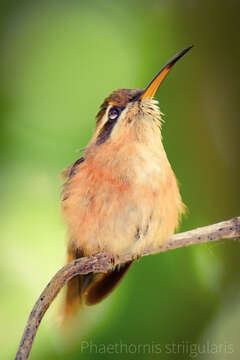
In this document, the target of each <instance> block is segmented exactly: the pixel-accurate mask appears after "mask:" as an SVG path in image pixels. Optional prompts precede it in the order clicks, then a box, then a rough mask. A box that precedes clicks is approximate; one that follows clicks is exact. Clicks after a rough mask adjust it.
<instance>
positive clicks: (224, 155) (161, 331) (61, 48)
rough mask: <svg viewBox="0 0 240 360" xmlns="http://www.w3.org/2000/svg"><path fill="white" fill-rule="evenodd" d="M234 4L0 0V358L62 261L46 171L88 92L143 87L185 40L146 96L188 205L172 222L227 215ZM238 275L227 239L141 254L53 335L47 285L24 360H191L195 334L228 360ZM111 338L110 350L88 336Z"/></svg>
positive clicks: (95, 103) (74, 140) (92, 99)
mask: <svg viewBox="0 0 240 360" xmlns="http://www.w3.org/2000/svg"><path fill="white" fill-rule="evenodd" d="M239 12H240V3H239V1H234V0H229V1H222V0H218V1H216V0H213V1H207V0H201V1H197V0H195V1H194V0H188V1H187V0H183V1H174V0H168V1H153V0H148V1H135V0H133V1H131V2H129V1H118V2H113V1H88V2H86V1H58V2H55V1H49V2H45V1H42V2H38V3H37V2H34V1H32V2H27V1H21V2H19V1H1V3H0V54H1V56H0V79H1V81H0V157H1V174H0V175H1V217H0V228H1V252H0V271H1V293H0V300H1V304H0V305H1V306H0V318H1V323H0V333H1V336H0V348H1V354H0V357H1V359H11V358H13V356H14V353H15V352H16V349H17V345H18V343H19V341H20V336H21V334H22V331H23V328H24V326H25V323H26V320H27V316H28V314H29V312H30V309H31V308H32V306H33V304H34V302H35V300H36V299H37V297H38V296H39V294H40V291H41V290H42V289H43V287H44V286H45V285H46V284H47V282H48V281H49V279H50V278H51V277H52V275H53V274H54V273H55V272H56V271H57V270H58V269H59V268H60V267H61V266H62V265H63V264H64V262H65V248H66V228H65V225H64V223H63V221H62V219H61V215H60V206H59V194H60V191H61V182H62V180H61V179H60V176H59V174H60V172H61V171H62V169H63V168H64V167H65V166H66V165H68V164H70V163H71V162H73V161H75V160H76V159H77V158H78V157H79V156H80V155H79V154H77V153H76V152H75V150H76V149H79V148H83V147H84V146H85V145H86V144H87V142H88V141H89V139H90V137H91V134H92V133H93V129H94V125H95V119H94V117H95V114H96V113H97V111H98V107H99V105H100V104H101V102H102V100H103V99H104V97H106V96H107V95H108V94H109V93H110V92H111V91H112V90H114V89H116V88H121V87H125V88H135V87H137V88H139V87H144V86H145V85H146V84H147V83H148V82H149V80H151V78H152V76H153V75H154V74H155V73H156V72H157V71H158V70H159V68H160V67H161V66H162V65H163V64H164V63H165V62H166V61H168V60H169V58H170V57H172V56H173V55H174V54H175V53H176V52H177V51H179V50H181V49H182V48H184V47H186V46H188V45H190V44H191V43H193V44H195V48H194V49H193V50H191V52H190V53H188V54H187V55H186V57H184V58H183V59H182V60H181V61H180V62H179V63H178V64H177V65H176V67H175V68H174V69H173V70H172V72H171V73H170V75H169V77H168V79H167V80H166V81H165V82H164V85H163V86H162V87H161V89H160V90H159V92H158V95H157V98H158V100H159V102H160V107H161V110H162V111H163V112H164V113H165V114H166V115H165V117H164V119H165V124H164V128H163V136H164V145H165V148H166V150H167V153H168V157H169V159H170V161H171V164H172V166H173V168H174V170H175V172H176V174H177V177H178V179H179V183H180V185H181V193H182V196H183V199H184V202H185V203H186V204H187V206H188V215H187V216H186V217H185V218H184V220H183V222H182V226H181V229H180V230H181V231H183V230H188V229H191V228H195V227H198V226H203V225H207V224H210V223H213V222H217V221H221V220H224V219H228V218H231V217H233V216H236V215H240V209H239V208H240V205H239V204H240V201H239V200H240V197H239V192H240V191H239V180H240V172H239V130H240V125H239V117H238V113H239V90H240V89H239V87H240V86H239V62H240V61H239V60H240V56H239V55H240V49H239ZM239 280H240V244H239V242H238V241H235V242H230V241H220V242H218V243H214V244H205V245H199V246H194V247H191V248H186V249H179V250H175V251H171V252H169V253H165V254H159V255H156V256H149V257H147V258H144V259H142V260H141V261H139V262H137V263H136V264H135V265H134V266H133V268H132V269H131V271H130V272H129V274H128V275H127V276H126V278H125V279H124V281H123V282H122V283H121V285H120V286H119V287H118V288H117V289H116V291H114V293H113V294H112V296H111V297H109V298H108V299H107V300H106V301H104V302H103V303H102V304H100V305H98V306H96V307H93V308H88V309H86V310H85V311H84V312H83V314H82V315H81V316H80V317H79V318H78V319H77V320H76V323H75V324H73V326H72V327H71V328H69V329H68V330H66V332H64V333H63V332H62V331H61V330H59V326H58V317H59V309H60V307H61V295H62V294H61V295H60V296H59V298H58V299H57V301H55V302H54V303H53V305H52V306H51V309H50V310H49V311H48V312H47V314H46V316H45V317H44V320H43V322H42V324H41V326H40V329H39V332H38V334H37V337H36V340H35V343H34V346H33V350H32V355H31V358H32V359H37V360H40V359H51V360H54V359H71V360H74V359H95V358H103V359H105V358H112V357H113V356H114V357H115V358H126V359H128V358H131V359H133V358H136V357H138V358H139V359H152V358H161V359H167V360H170V359H192V358H196V357H198V355H197V354H196V353H194V352H192V353H189V351H188V350H187V345H186V344H193V345H194V344H195V346H196V344H198V345H199V351H201V352H202V353H201V355H199V358H200V357H201V359H207V360H208V359H218V360H219V359H220V360H223V359H239V357H240V345H239V330H240V325H239V323H240V321H239V320H240V292H239ZM81 340H83V341H84V343H81ZM91 343H92V344H93V345H97V346H98V347H94V346H93V345H92V347H91V346H90V345H91ZM121 343H122V344H128V348H127V351H125V350H124V349H126V347H123V350H122V353H121V354H118V353H117V351H115V353H114V354H112V353H111V352H110V353H109V351H105V352H108V353H104V348H103V347H100V345H101V344H104V346H106V345H107V344H121ZM82 344H84V346H83V345H82ZM131 344H132V345H131ZM137 344H142V345H144V344H146V345H147V346H151V349H153V350H151V349H149V347H148V348H146V349H145V351H144V350H143V349H142V348H141V347H140V349H139V348H136V347H137ZM156 344H157V345H159V346H161V350H162V351H161V354H159V351H158V350H159V347H157V346H156ZM171 344H179V348H178V349H179V350H176V347H175V348H174V346H173V345H171ZM181 344H182V345H183V346H182V347H181V346H180V345H181ZM206 344H212V345H214V344H215V348H214V349H215V351H213V350H211V351H210V350H209V347H208V348H207V345H206ZM221 344H222V347H221ZM224 344H225V345H224ZM130 345H131V347H130ZM204 346H205V348H204ZM224 346H225V347H224ZM101 349H103V350H101ZM157 349H158V350H157ZM174 349H175V351H174ZM204 349H205V350H204ZM211 349H212V348H211ZM216 349H217V350H216ZM99 352H102V353H101V354H100V353H99Z"/></svg>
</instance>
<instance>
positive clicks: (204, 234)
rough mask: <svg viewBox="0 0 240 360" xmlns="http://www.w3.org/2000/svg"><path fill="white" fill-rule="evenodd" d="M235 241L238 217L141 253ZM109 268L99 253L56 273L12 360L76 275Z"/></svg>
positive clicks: (25, 349) (23, 353) (20, 357)
mask: <svg viewBox="0 0 240 360" xmlns="http://www.w3.org/2000/svg"><path fill="white" fill-rule="evenodd" d="M238 237H240V217H236V218H233V219H231V220H227V221H223V222H220V223H217V224H213V225H209V226H204V227H201V228H198V229H195V230H191V231H186V232H183V233H180V234H176V235H173V236H172V237H171V239H170V240H169V241H168V243H167V244H166V245H164V246H162V247H161V248H159V249H156V250H154V251H145V252H144V254H143V256H146V255H150V254H157V253H160V252H164V251H168V250H171V249H176V248H180V247H184V246H189V245H193V244H200V243H204V242H210V241H217V240H220V239H230V240H233V239H236V238H238ZM129 260H132V256H131V255H126V256H123V257H119V258H118V260H117V261H116V262H115V265H116V263H124V262H126V261H129ZM112 267H113V261H112V259H111V258H110V257H109V256H108V255H107V254H105V253H100V254H97V255H95V256H89V257H84V258H81V259H78V260H75V261H73V262H72V263H70V264H67V265H65V266H64V267H63V268H62V269H60V270H59V271H58V272H57V273H56V275H54V277H53V278H52V280H51V281H50V282H49V283H48V285H47V286H46V288H45V289H44V290H43V292H42V293H41V295H40V297H39V299H38V300H37V302H36V304H35V305H34V307H33V310H32V312H31V314H30V316H29V318H28V322H27V325H26V328H25V330H24V333H23V336H22V339H21V343H20V345H19V349H18V352H17V354H16V357H15V360H26V359H28V357H29V354H30V351H31V348H32V344H33V341H34V338H35V335H36V333H37V330H38V326H39V324H40V322H41V320H42V318H43V316H44V314H45V312H46V311H47V309H48V307H49V306H50V305H51V303H52V301H53V300H54V299H55V297H56V296H57V294H58V293H59V291H60V290H61V288H62V287H63V286H64V284H65V283H66V282H67V281H69V280H70V279H71V278H73V277H74V276H76V275H80V274H81V275H84V274H88V273H90V272H95V273H96V272H107V271H109V270H111V269H112Z"/></svg>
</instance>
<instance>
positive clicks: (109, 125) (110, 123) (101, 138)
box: [96, 106, 124, 145]
mask: <svg viewBox="0 0 240 360" xmlns="http://www.w3.org/2000/svg"><path fill="white" fill-rule="evenodd" d="M123 109H124V107H115V106H114V107H112V108H111V109H110V110H109V114H108V120H107V122H105V124H104V125H103V127H102V129H101V131H100V133H99V135H98V137H97V141H96V144H97V145H101V144H103V143H104V142H105V141H107V139H108V138H109V136H110V135H111V132H112V130H113V128H114V126H115V124H116V122H117V120H118V118H119V115H120V114H121V112H122V111H123ZM113 114H114V115H116V116H115V117H114V116H113Z"/></svg>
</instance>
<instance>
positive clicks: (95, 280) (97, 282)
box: [64, 246, 132, 320]
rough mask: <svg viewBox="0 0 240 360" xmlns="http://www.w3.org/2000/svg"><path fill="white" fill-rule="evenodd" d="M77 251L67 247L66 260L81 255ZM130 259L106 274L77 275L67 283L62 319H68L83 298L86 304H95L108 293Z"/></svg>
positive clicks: (127, 266) (71, 259) (80, 305)
mask: <svg viewBox="0 0 240 360" xmlns="http://www.w3.org/2000/svg"><path fill="white" fill-rule="evenodd" d="M82 256H83V255H82V253H81V252H79V251H73V249H72V246H69V248H68V262H71V261H73V260H74V259H77V258H80V257H82ZM131 264H132V261H129V262H127V263H125V264H121V266H120V267H116V268H115V269H114V270H113V271H110V272H108V273H106V274H103V273H99V274H92V273H90V274H88V275H77V276H75V277H74V278H72V279H71V280H69V282H68V283H67V292H66V299H65V309H64V320H70V319H71V318H72V317H73V316H74V315H75V314H76V313H77V312H78V311H79V310H80V309H81V307H82V304H83V300H84V302H85V303H86V304H87V305H95V304H97V303H99V302H100V301H102V300H103V299H104V298H105V297H106V296H107V295H109V294H110V293H111V292H112V291H113V290H114V288H115V287H116V286H117V284H118V283H119V281H120V280H121V279H122V277H123V276H124V275H125V273H126V272H127V270H128V269H129V268H130V266H131Z"/></svg>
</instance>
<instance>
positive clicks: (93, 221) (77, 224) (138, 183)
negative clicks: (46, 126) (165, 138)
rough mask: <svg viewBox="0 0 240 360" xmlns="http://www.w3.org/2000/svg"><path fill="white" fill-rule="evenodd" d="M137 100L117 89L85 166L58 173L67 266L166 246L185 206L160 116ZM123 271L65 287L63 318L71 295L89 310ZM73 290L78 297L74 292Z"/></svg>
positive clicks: (87, 152) (147, 102) (151, 104)
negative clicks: (113, 113) (103, 135)
mask: <svg viewBox="0 0 240 360" xmlns="http://www.w3.org/2000/svg"><path fill="white" fill-rule="evenodd" d="M138 94H141V90H126V89H121V90H118V91H115V92H114V93H113V94H111V95H110V96H109V97H108V98H107V99H106V100H105V101H104V103H103V104H102V106H101V109H100V111H99V113H98V115H97V126H96V130H95V133H94V135H93V138H92V140H91V141H90V143H89V144H88V146H87V147H86V149H85V151H84V154H83V159H84V160H82V161H79V163H78V162H75V164H73V166H71V167H69V169H68V170H67V171H66V172H65V176H67V179H66V182H65V184H64V189H63V194H62V200H63V201H62V209H63V214H64V218H65V219H66V222H67V224H68V231H69V238H70V241H69V247H68V249H69V254H70V255H69V259H70V260H71V259H72V258H77V257H79V256H88V255H92V254H95V253H98V252H101V251H104V252H108V253H109V254H110V255H111V256H112V257H113V258H115V257H117V256H119V255H123V254H126V253H130V254H131V255H132V258H133V259H135V258H137V257H138V256H140V255H141V254H142V253H143V251H144V250H147V249H152V248H157V247H159V246H161V245H162V244H164V243H165V242H166V241H168V239H169V237H170V236H171V235H172V234H173V232H174V230H175V228H176V227H177V225H178V222H179V218H180V216H181V214H182V212H183V210H184V205H183V203H182V201H181V197H180V194H179V190H178V185H177V181H176V178H175V175H174V173H173V171H172V168H171V166H170V164H169V161H168V159H167V156H166V153H165V151H164V148H163V144H162V139H161V132H160V129H161V122H162V120H161V113H160V109H159V107H158V106H157V102H156V101H155V100H152V99H150V98H146V99H144V100H141V99H138V96H137V95H138ZM112 106H121V107H122V108H124V109H123V110H122V112H121V114H120V116H119V118H118V119H117V122H116V124H115V125H114V127H113V129H112V131H111V133H110V135H109V137H108V138H107V140H106V141H104V143H102V144H100V145H98V144H97V141H96V140H97V137H98V134H99V132H100V131H101V129H102V127H103V126H104V124H105V123H106V122H107V121H108V112H109V109H110V108H111V107H112ZM128 267H129V265H125V267H124V268H123V270H122V271H121V270H120V273H119V274H117V271H118V270H117V269H116V270H115V273H112V275H109V274H108V275H107V276H108V277H109V278H108V280H107V279H106V277H105V276H103V275H94V276H93V278H92V279H91V281H90V282H89V284H88V285H87V286H83V283H84V279H81V281H80V282H79V281H78V282H77V281H76V280H72V285H71V283H70V284H69V291H68V295H69V294H70V295H71V294H72V295H71V296H70V295H69V296H68V302H67V307H66V308H67V309H68V310H67V312H68V313H69V304H70V303H74V302H76V295H75V293H77V296H79V298H80V297H82V298H84V297H85V298H86V302H88V303H91V301H88V300H89V298H90V295H88V294H90V293H91V297H92V298H93V299H94V301H93V302H94V303H96V302H98V301H100V300H101V299H102V298H104V297H105V296H106V295H107V293H108V292H110V291H111V290H112V289H113V288H114V286H115V284H116V282H118V281H119V280H120V278H121V276H123V275H124V273H125V272H126V270H127V268H128ZM104 279H105V280H104ZM109 279H110V280H109ZM111 280H112V283H111ZM101 284H102V285H101ZM73 287H75V290H76V288H77V287H79V290H78V291H77V292H74V290H73ZM94 287H95V290H94ZM81 288H84V290H83V291H82V290H81ZM104 289H105V290H104ZM102 294H104V296H103V295H102ZM69 299H70V300H69Z"/></svg>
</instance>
